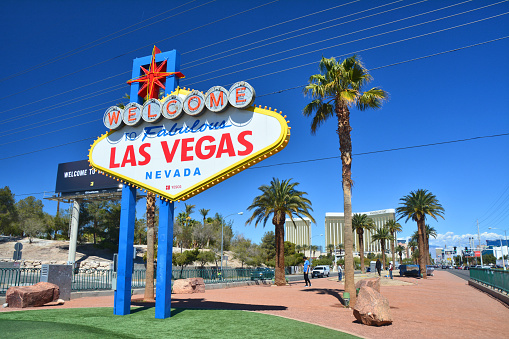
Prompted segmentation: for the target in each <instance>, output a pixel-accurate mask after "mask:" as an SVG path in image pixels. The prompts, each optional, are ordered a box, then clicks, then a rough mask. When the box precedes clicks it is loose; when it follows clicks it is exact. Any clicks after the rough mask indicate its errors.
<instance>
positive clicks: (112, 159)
mask: <svg viewBox="0 0 509 339" xmlns="http://www.w3.org/2000/svg"><path fill="white" fill-rule="evenodd" d="M116 150H117V148H116V147H112V148H111V149H110V168H118V167H120V165H119V164H116V163H115V151H116Z"/></svg>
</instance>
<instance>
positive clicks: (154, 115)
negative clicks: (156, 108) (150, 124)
mask: <svg viewBox="0 0 509 339" xmlns="http://www.w3.org/2000/svg"><path fill="white" fill-rule="evenodd" d="M150 106H152V105H148V112H147V116H148V117H149V118H155V117H157V114H150Z"/></svg>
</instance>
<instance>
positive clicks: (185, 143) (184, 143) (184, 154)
mask: <svg viewBox="0 0 509 339" xmlns="http://www.w3.org/2000/svg"><path fill="white" fill-rule="evenodd" d="M192 142H194V138H186V139H182V149H181V151H182V156H181V158H180V161H191V160H193V156H192V155H191V156H189V155H187V152H189V151H192V150H193V145H191V146H189V143H192Z"/></svg>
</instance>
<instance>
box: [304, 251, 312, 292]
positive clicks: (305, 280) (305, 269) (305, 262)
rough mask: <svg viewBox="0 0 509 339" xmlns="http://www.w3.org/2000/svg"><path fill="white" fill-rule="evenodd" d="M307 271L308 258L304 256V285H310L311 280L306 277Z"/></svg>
mask: <svg viewBox="0 0 509 339" xmlns="http://www.w3.org/2000/svg"><path fill="white" fill-rule="evenodd" d="M308 273H309V260H308V258H307V257H304V282H305V283H306V286H305V287H308V286H309V287H311V281H309V277H308Z"/></svg>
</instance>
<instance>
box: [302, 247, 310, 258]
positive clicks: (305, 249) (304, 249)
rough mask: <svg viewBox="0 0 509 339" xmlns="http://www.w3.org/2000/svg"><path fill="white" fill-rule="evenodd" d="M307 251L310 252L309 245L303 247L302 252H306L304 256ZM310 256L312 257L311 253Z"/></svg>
mask: <svg viewBox="0 0 509 339" xmlns="http://www.w3.org/2000/svg"><path fill="white" fill-rule="evenodd" d="M307 250H309V245H302V251H304V255H306V251H307ZM309 256H311V253H309Z"/></svg>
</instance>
